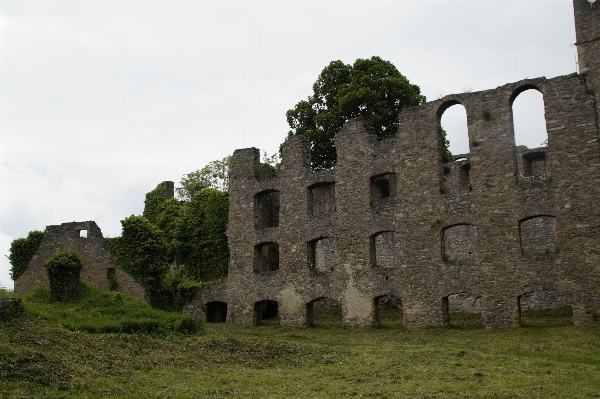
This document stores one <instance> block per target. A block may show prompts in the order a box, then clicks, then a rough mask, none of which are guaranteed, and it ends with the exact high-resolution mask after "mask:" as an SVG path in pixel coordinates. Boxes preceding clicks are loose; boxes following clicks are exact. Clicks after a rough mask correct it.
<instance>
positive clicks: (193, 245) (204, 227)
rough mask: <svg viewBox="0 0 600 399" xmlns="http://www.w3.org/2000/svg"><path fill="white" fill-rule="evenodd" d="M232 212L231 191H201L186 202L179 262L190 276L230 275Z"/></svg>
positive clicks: (216, 277)
mask: <svg viewBox="0 0 600 399" xmlns="http://www.w3.org/2000/svg"><path fill="white" fill-rule="evenodd" d="M228 214H229V194H228V193H226V192H222V191H219V190H215V189H212V188H205V189H203V190H201V191H199V192H198V193H196V194H195V195H194V198H193V199H192V201H190V202H189V203H188V204H186V205H185V207H184V209H183V212H182V217H181V221H180V223H179V225H178V231H177V243H178V250H177V262H178V264H180V265H181V267H182V269H183V272H184V274H185V275H186V276H188V277H190V278H193V279H195V280H199V281H214V280H219V279H222V278H225V277H226V276H227V267H228V265H229V248H228V246H227V236H226V235H225V229H226V226H227V220H228Z"/></svg>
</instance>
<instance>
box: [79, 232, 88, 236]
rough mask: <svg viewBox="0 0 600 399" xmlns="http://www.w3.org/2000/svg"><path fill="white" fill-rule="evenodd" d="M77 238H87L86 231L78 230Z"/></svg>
mask: <svg viewBox="0 0 600 399" xmlns="http://www.w3.org/2000/svg"><path fill="white" fill-rule="evenodd" d="M79 237H81V238H87V237H88V231H87V230H79Z"/></svg>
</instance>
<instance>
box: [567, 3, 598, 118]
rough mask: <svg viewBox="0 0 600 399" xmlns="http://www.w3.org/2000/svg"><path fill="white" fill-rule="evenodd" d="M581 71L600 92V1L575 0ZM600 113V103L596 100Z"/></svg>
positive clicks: (590, 86) (588, 81) (596, 91)
mask: <svg viewBox="0 0 600 399" xmlns="http://www.w3.org/2000/svg"><path fill="white" fill-rule="evenodd" d="M573 10H574V12H575V34H576V37H577V43H576V45H577V56H578V59H579V73H580V74H582V75H585V77H586V83H587V87H588V89H589V90H592V91H593V92H594V94H595V95H596V96H597V95H598V93H600V1H596V2H594V3H592V2H590V1H589V0H573ZM596 109H597V111H598V114H599V115H600V104H599V103H598V102H596Z"/></svg>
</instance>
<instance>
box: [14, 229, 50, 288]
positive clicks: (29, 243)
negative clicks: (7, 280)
mask: <svg viewBox="0 0 600 399" xmlns="http://www.w3.org/2000/svg"><path fill="white" fill-rule="evenodd" d="M42 238H44V232H43V231H39V230H33V231H30V232H29V234H27V237H26V238H17V239H16V240H14V241H13V242H11V243H10V250H9V255H8V256H7V258H8V261H9V262H10V264H11V266H12V267H11V268H10V277H11V278H12V279H13V280H16V279H17V278H19V276H21V275H22V274H23V272H25V269H27V265H28V264H29V261H30V260H31V258H32V257H33V255H34V254H35V251H37V249H38V248H39V246H40V243H41V242H42Z"/></svg>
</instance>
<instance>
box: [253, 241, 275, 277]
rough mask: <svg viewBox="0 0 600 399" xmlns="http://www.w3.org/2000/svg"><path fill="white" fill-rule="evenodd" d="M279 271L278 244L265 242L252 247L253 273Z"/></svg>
mask: <svg viewBox="0 0 600 399" xmlns="http://www.w3.org/2000/svg"><path fill="white" fill-rule="evenodd" d="M275 270H279V244H277V243H276V242H265V243H262V244H258V245H255V246H254V272H255V273H264V272H271V271H275Z"/></svg>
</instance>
